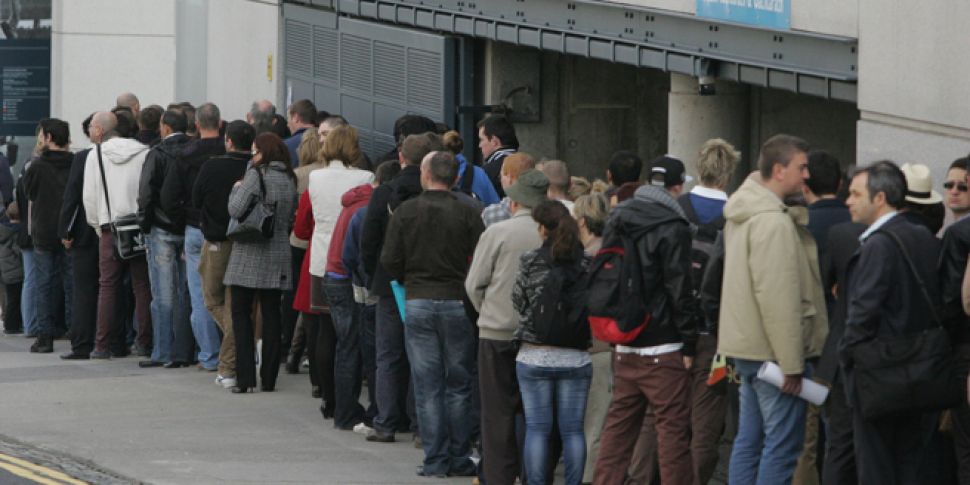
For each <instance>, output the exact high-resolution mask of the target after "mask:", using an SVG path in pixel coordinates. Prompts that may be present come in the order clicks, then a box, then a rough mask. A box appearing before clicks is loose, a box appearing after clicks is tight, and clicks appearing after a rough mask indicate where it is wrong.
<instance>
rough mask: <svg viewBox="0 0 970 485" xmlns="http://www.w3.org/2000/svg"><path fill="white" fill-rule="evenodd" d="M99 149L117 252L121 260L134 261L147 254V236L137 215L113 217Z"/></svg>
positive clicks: (99, 162) (102, 176) (105, 194)
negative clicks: (140, 225)
mask: <svg viewBox="0 0 970 485" xmlns="http://www.w3.org/2000/svg"><path fill="white" fill-rule="evenodd" d="M97 147H98V168H99V169H100V170H101V188H103V189H104V205H105V207H106V208H107V209H108V219H110V220H111V232H112V234H114V239H115V250H117V252H118V256H119V257H120V258H121V259H132V258H135V257H138V256H141V255H144V254H145V235H144V233H142V232H141V227H139V226H138V216H137V215H136V214H125V215H123V216H118V217H117V218H114V217H112V216H111V200H110V197H108V179H107V177H105V176H104V160H103V159H102V158H101V144H100V143H99V144H98V145H97Z"/></svg>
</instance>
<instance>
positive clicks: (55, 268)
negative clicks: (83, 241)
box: [33, 247, 74, 337]
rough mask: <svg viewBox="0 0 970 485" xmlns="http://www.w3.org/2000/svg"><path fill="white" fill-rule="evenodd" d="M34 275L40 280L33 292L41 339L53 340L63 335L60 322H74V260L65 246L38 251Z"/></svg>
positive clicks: (35, 331)
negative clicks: (72, 264) (72, 263)
mask: <svg viewBox="0 0 970 485" xmlns="http://www.w3.org/2000/svg"><path fill="white" fill-rule="evenodd" d="M34 274H35V276H36V278H37V281H36V287H35V289H36V291H34V293H33V298H34V309H35V310H34V311H36V312H37V328H36V329H35V330H34V333H36V334H37V336H38V337H53V336H54V335H55V334H58V333H61V332H60V331H58V329H57V328H56V327H57V326H58V325H57V323H56V322H57V321H64V322H70V320H71V310H72V308H71V300H72V297H71V290H72V289H73V288H74V278H73V276H71V260H70V256H69V255H68V254H67V250H66V249H64V248H63V247H58V248H55V249H43V248H39V247H35V248H34Z"/></svg>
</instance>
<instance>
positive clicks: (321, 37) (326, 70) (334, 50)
mask: <svg viewBox="0 0 970 485" xmlns="http://www.w3.org/2000/svg"><path fill="white" fill-rule="evenodd" d="M339 42H340V37H339V35H338V34H337V31H336V30H331V29H327V28H322V27H317V26H314V27H313V77H318V78H321V79H326V80H328V81H333V82H337V72H338V67H339V66H338V62H340V51H339V50H338V49H339Z"/></svg>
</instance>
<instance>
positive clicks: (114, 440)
mask: <svg viewBox="0 0 970 485" xmlns="http://www.w3.org/2000/svg"><path fill="white" fill-rule="evenodd" d="M30 343H31V339H27V338H24V337H23V336H0V452H4V453H8V454H13V452H11V451H10V449H11V448H9V447H7V448H5V447H4V443H3V442H4V437H9V438H11V439H12V440H15V444H22V445H27V446H22V447H21V448H22V453H25V454H29V451H23V450H27V449H28V447H36V448H37V449H39V450H40V453H42V454H44V453H46V454H47V456H54V457H57V456H67V457H71V461H72V462H75V463H80V464H82V465H83V464H87V465H88V466H90V467H91V468H97V469H99V470H100V471H105V472H107V473H108V474H109V475H115V476H120V477H127V478H129V479H131V481H135V482H144V483H152V484H159V485H162V484H210V483H211V484H221V483H260V484H270V483H281V484H284V483H285V484H300V483H307V484H309V483H313V484H341V485H351V484H402V485H403V484H423V483H427V484H442V485H444V484H448V485H451V484H469V483H471V478H450V479H429V478H425V477H418V476H416V475H415V467H416V466H417V465H419V464H420V462H421V459H422V457H423V453H422V452H421V450H418V449H415V448H414V447H413V445H412V443H411V441H410V435H407V434H405V435H399V438H401V439H402V441H401V442H398V443H393V444H381V443H368V442H366V441H365V440H364V438H363V436H362V435H359V434H356V433H352V432H348V431H337V430H335V429H333V422H332V421H324V420H323V418H322V417H321V415H320V411H319V409H318V407H319V400H317V399H313V398H311V397H310V384H309V377H308V376H307V374H306V373H305V372H304V373H302V374H299V375H288V374H286V373H285V372H282V369H281V373H280V380H279V382H278V384H277V391H276V392H272V393H256V394H244V395H235V394H231V393H230V392H229V391H227V390H224V389H222V388H221V387H219V386H216V385H215V384H213V382H212V381H213V378H214V377H215V375H214V374H213V373H210V372H201V371H198V370H196V369H195V368H194V367H193V368H188V369H186V368H183V369H162V368H154V369H140V368H139V367H138V365H137V361H138V359H137V358H131V357H129V358H123V359H113V360H111V361H63V360H61V359H60V358H58V355H59V354H60V353H61V352H65V351H67V350H68V349H69V347H70V345H69V343H68V342H67V341H63V340H58V341H56V342H55V348H56V352H55V353H53V354H42V355H38V354H30V353H29V352H28V348H29V347H30ZM15 448H16V447H14V451H16V449H15ZM4 450H6V451H4ZM22 456H23V454H22ZM28 459H30V458H29V457H28ZM53 460H54V461H57V459H56V458H55V459H53ZM40 461H43V460H36V461H35V462H40ZM48 461H50V459H48ZM75 466H77V465H75Z"/></svg>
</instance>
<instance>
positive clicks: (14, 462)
mask: <svg viewBox="0 0 970 485" xmlns="http://www.w3.org/2000/svg"><path fill="white" fill-rule="evenodd" d="M0 460H2V461H0V468H3V469H5V470H7V471H9V472H10V473H13V474H15V475H17V476H20V477H23V478H26V479H28V480H33V481H35V482H37V483H40V484H43V485H63V484H64V483H69V484H71V485H88V482H84V481H81V480H78V479H76V478H74V477H71V476H69V475H67V474H65V473H62V472H59V471H57V470H52V469H50V468H47V467H43V466H40V465H36V464H34V463H31V462H29V461H26V460H21V459H20V458H15V457H13V456H10V455H5V454H3V453H0ZM4 461H5V462H7V463H3V462H4ZM14 469H16V470H21V471H23V472H25V473H28V474H30V475H31V476H26V475H22V474H20V473H18V472H17V471H15V470H14ZM34 472H36V473H40V474H41V475H46V476H47V477H50V478H53V479H55V480H58V481H56V482H55V481H52V480H48V479H47V478H44V477H41V476H38V475H36V474H35V473H34Z"/></svg>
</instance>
